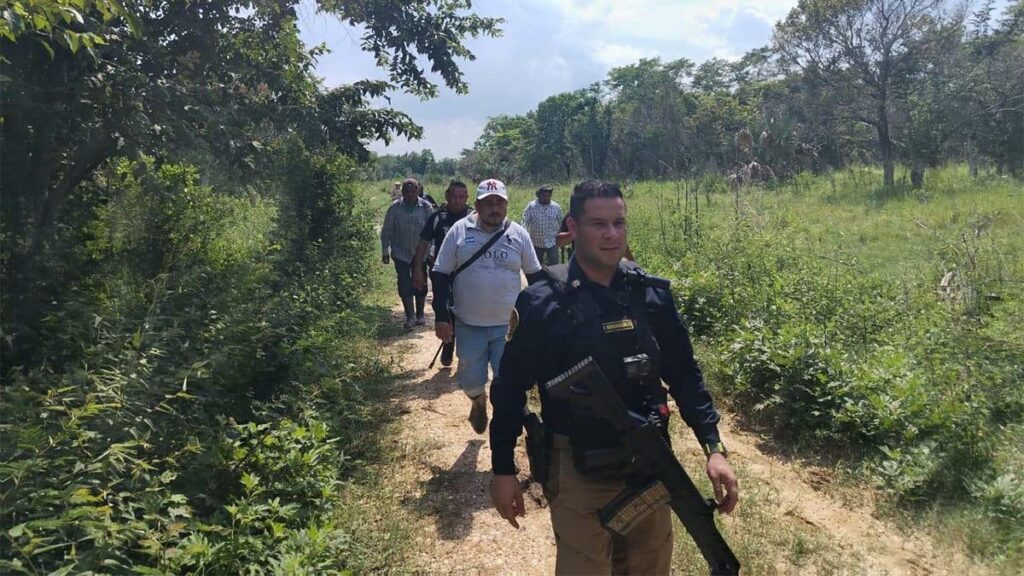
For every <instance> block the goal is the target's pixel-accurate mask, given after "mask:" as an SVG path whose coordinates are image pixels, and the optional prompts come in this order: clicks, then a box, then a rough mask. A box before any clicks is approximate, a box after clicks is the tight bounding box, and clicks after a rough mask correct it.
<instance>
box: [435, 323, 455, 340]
mask: <svg viewBox="0 0 1024 576" xmlns="http://www.w3.org/2000/svg"><path fill="white" fill-rule="evenodd" d="M434 335H436V336H437V339H438V340H440V341H442V342H445V343H447V342H451V341H452V323H451V322H434Z"/></svg>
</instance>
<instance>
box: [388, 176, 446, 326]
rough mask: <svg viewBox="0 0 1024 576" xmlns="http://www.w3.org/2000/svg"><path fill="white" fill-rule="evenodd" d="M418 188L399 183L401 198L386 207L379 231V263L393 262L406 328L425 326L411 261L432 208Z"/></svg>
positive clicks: (423, 297) (409, 181) (421, 293)
mask: <svg viewBox="0 0 1024 576" xmlns="http://www.w3.org/2000/svg"><path fill="white" fill-rule="evenodd" d="M419 193H420V185H419V182H417V181H416V180H414V179H412V178H409V179H407V180H405V181H404V182H402V198H401V199H400V200H395V201H394V202H392V203H391V206H388V211H387V212H386V213H385V214H384V224H383V225H382V226H381V228H380V248H381V262H383V263H384V264H387V263H388V262H389V260H394V261H395V273H396V274H397V276H398V296H399V297H400V298H401V299H402V308H403V309H404V310H405V329H406V330H408V329H409V328H412V327H413V324H416V325H423V324H426V322H427V321H426V318H425V317H424V314H423V308H424V306H425V305H426V298H427V291H426V289H425V288H424V289H420V290H417V289H415V288H413V285H412V274H413V272H412V262H413V256H415V253H416V244H417V242H418V241H419V234H420V230H422V229H423V226H424V224H426V223H427V219H428V218H430V213H431V212H432V211H433V208H431V206H430V202H427V201H426V200H424V199H422V198H420V197H419Z"/></svg>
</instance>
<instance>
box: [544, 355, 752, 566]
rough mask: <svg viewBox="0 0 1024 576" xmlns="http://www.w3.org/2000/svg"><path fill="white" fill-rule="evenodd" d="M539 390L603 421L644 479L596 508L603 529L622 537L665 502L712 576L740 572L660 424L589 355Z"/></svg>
mask: <svg viewBox="0 0 1024 576" xmlns="http://www.w3.org/2000/svg"><path fill="white" fill-rule="evenodd" d="M544 389H545V390H546V391H547V393H548V394H550V395H551V397H552V398H563V399H564V398H568V399H569V401H570V403H572V404H574V405H576V406H579V407H580V408H584V409H585V410H587V411H589V412H590V413H592V414H594V415H595V416H596V417H598V418H600V419H602V420H605V421H606V422H608V423H609V425H611V427H612V428H613V429H614V430H615V431H616V432H618V434H619V436H620V437H621V438H622V440H623V444H624V445H625V446H626V449H627V450H629V451H630V453H631V455H632V457H633V462H632V465H633V469H634V470H635V471H636V472H637V474H636V476H637V477H639V478H644V479H647V481H646V483H645V484H643V485H641V486H630V487H627V488H626V489H625V490H624V491H623V492H622V493H621V494H619V495H618V496H616V497H615V498H614V499H613V500H612V501H611V502H610V503H609V504H608V505H606V506H605V507H604V508H602V509H601V511H600V513H599V514H600V518H601V522H602V524H604V526H605V528H607V529H608V530H611V531H612V532H615V533H617V534H625V533H627V532H629V530H631V529H632V528H633V527H634V526H636V524H637V523H638V522H639V521H640V520H642V519H643V518H644V517H645V516H647V514H649V513H650V512H653V511H654V510H656V509H657V508H659V507H660V506H663V505H665V504H668V505H669V506H671V507H672V510H673V511H674V512H675V513H676V516H678V517H679V520H680V521H682V523H683V527H685V528H686V531H687V532H689V533H690V537H691V538H693V541H694V542H695V543H696V544H697V548H699V549H700V553H701V554H702V555H703V556H704V560H706V561H707V563H708V566H709V567H710V569H711V575H712V576H719V575H721V576H734V575H738V574H739V571H740V563H739V560H737V559H736V555H735V554H733V552H732V550H731V549H730V548H729V544H728V543H726V541H725V539H724V538H722V535H721V533H719V531H718V526H716V525H715V518H714V512H715V507H716V505H715V501H714V500H713V499H710V498H709V499H707V500H705V499H704V497H703V496H702V495H701V493H700V491H699V490H698V489H697V487H696V486H694V484H693V481H692V480H690V477H689V476H688V475H687V474H686V470H684V469H683V466H682V465H681V464H680V463H679V461H678V460H676V457H675V454H673V453H672V449H671V448H669V446H668V444H667V443H666V442H665V439H664V437H663V436H662V430H661V422H660V420H658V419H657V418H656V417H655V416H654V415H648V416H642V415H640V414H637V413H635V412H633V411H631V410H630V409H629V408H628V407H627V406H626V405H625V403H623V401H622V399H621V398H620V397H619V395H618V393H617V392H616V391H615V388H614V387H613V386H612V384H611V382H609V381H608V379H607V378H605V376H604V374H603V373H602V372H601V369H600V368H599V367H598V366H597V363H595V362H594V359H593V357H591V356H588V357H586V358H585V359H583V360H582V361H581V362H579V363H578V364H576V365H575V366H573V367H572V368H570V369H569V370H566V371H565V372H563V373H562V374H559V375H558V376H556V377H554V378H552V379H551V380H549V381H548V382H546V383H545V384H544Z"/></svg>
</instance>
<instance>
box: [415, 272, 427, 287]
mask: <svg viewBox="0 0 1024 576" xmlns="http://www.w3.org/2000/svg"><path fill="white" fill-rule="evenodd" d="M412 287H413V288H415V289H416V291H417V292H419V291H421V290H423V289H424V288H426V287H427V277H426V275H425V274H423V270H420V269H419V268H416V269H414V270H413V271H412Z"/></svg>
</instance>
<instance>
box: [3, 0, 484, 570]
mask: <svg viewBox="0 0 1024 576" xmlns="http://www.w3.org/2000/svg"><path fill="white" fill-rule="evenodd" d="M318 6H319V9H321V10H323V11H325V12H328V13H330V14H334V15H336V16H337V17H338V18H339V19H341V20H343V21H345V22H348V23H351V24H356V25H360V26H361V27H362V30H364V31H365V36H364V45H365V48H366V49H368V50H370V51H371V52H372V53H373V54H374V55H375V56H376V57H377V60H378V62H379V63H380V64H381V66H382V67H384V68H386V69H387V70H388V71H389V74H390V77H391V80H392V82H393V84H394V86H397V87H400V88H403V89H406V90H408V91H410V92H413V93H416V94H419V95H423V96H430V95H432V94H433V93H434V92H435V90H436V87H435V85H434V84H433V82H432V81H431V80H430V79H429V78H428V77H427V76H426V75H425V73H424V71H423V69H422V68H421V67H420V64H421V62H422V61H421V60H418V58H420V57H422V58H424V59H425V61H429V62H431V63H432V65H433V70H434V71H435V72H437V73H438V74H439V75H440V76H441V78H442V79H443V81H444V82H445V84H446V85H448V86H449V87H451V88H452V89H455V90H457V91H462V90H464V89H465V84H464V82H463V80H462V76H461V73H460V71H459V69H458V67H457V66H456V64H455V59H458V58H472V54H471V53H469V52H468V51H467V50H466V48H465V46H464V45H463V44H462V42H463V40H464V39H465V38H466V37H467V36H477V35H479V34H491V35H493V34H495V33H496V32H497V30H496V28H495V27H496V25H497V23H498V22H497V21H495V20H493V19H485V18H480V17H477V16H475V15H473V14H471V13H468V12H467V11H466V9H467V8H468V7H469V3H468V2H463V1H442V2H438V1H433V0H424V1H420V2H390V1H386V2H373V3H365V2H347V1H343V2H333V1H326V0H325V1H323V2H320V3H319V4H318ZM298 7H299V2H298V1H297V0H296V1H291V2H279V1H276V0H274V1H255V2H254V1H251V0H239V1H235V0H222V1H213V2H175V1H168V2H162V1H148V0H146V1H141V0H140V1H124V2H85V1H76V0H70V1H65V0H34V1H19V0H15V1H13V2H8V3H4V4H3V6H2V7H0V49H2V54H3V58H4V69H3V76H2V77H0V82H2V88H3V89H2V102H0V110H2V113H3V119H2V123H0V149H2V150H3V154H2V155H0V170H2V174H3V193H2V194H0V197H2V219H0V237H2V252H0V263H2V265H3V277H4V289H3V294H2V335H3V340H2V344H0V346H2V372H0V378H2V380H0V413H2V417H3V421H2V424H0V509H2V515H0V572H3V573H29V574H37V573H46V574H49V573H55V574H71V573H214V574H239V573H247V574H256V573H274V572H279V573H294V574H298V573H308V574H327V573H338V572H341V571H345V570H351V569H356V570H358V569H360V568H362V569H368V570H372V569H373V568H374V566H375V565H376V564H379V563H380V562H384V561H386V558H387V555H388V554H393V553H396V552H395V551H397V550H400V548H401V547H400V546H395V542H394V541H393V540H392V538H398V535H399V534H400V531H401V529H402V528H401V527H400V526H397V525H389V526H385V527H383V528H382V529H380V530H372V531H369V530H368V526H369V524H370V522H371V520H370V519H371V518H373V517H379V514H378V513H373V514H370V513H367V514H352V513H350V512H348V511H347V510H348V507H350V506H356V507H358V503H356V504H352V503H351V497H350V494H351V493H352V491H353V490H354V487H356V486H358V485H359V483H360V482H367V481H368V480H369V478H368V476H367V474H368V473H369V472H368V469H367V466H366V462H367V460H368V459H372V458H374V457H376V456H377V455H378V450H379V445H378V442H379V439H380V437H381V435H380V434H377V433H375V432H376V431H377V430H378V429H379V427H380V426H382V425H383V424H385V423H386V418H384V412H383V408H384V406H383V405H382V403H380V402H379V401H378V400H379V395H380V394H381V390H382V388H381V385H382V383H383V382H384V378H385V376H386V370H385V368H384V367H382V366H381V365H380V364H379V361H378V360H377V354H376V353H375V352H374V350H375V349H374V348H373V347H372V345H371V344H372V343H370V342H368V341H367V337H368V336H371V337H372V335H373V333H374V324H375V319H374V317H373V316H372V315H370V314H369V312H368V311H367V309H366V307H365V305H364V304H363V302H364V301H365V296H366V293H367V289H368V287H369V282H370V278H371V277H372V276H371V275H368V274H366V273H365V270H364V269H363V268H364V263H365V261H366V260H367V258H368V255H367V250H369V249H370V247H371V242H370V239H371V238H372V218H370V217H369V216H368V214H367V212H366V211H367V207H366V206H365V205H364V202H363V200H362V199H361V198H359V197H358V196H357V195H356V193H355V191H354V188H353V186H352V182H353V181H354V180H355V178H356V177H357V175H358V169H359V166H358V165H357V160H358V159H365V158H366V157H367V153H366V150H365V148H364V144H365V142H367V141H368V140H369V139H374V138H384V139H387V138H390V137H392V136H394V135H396V134H399V135H402V134H406V135H415V134H418V132H419V128H418V127H417V126H415V124H413V123H412V122H411V120H410V119H409V118H408V117H406V116H405V115H404V114H402V113H400V112H397V111H394V110H387V109H372V108H370V107H369V106H368V101H369V99H371V98H374V97H376V96H379V95H380V94H381V93H382V92H383V91H384V90H386V89H388V88H389V87H391V86H392V82H381V81H372V82H371V81H363V82H357V83H355V84H353V85H350V86H341V87H337V88H334V89H330V90H327V89H325V88H324V87H323V86H321V84H320V82H319V80H318V79H317V78H316V77H315V75H314V73H313V70H314V65H315V62H316V57H317V55H318V54H320V53H321V52H322V50H323V48H322V47H312V48H310V47H307V46H304V45H303V44H302V42H301V40H300V39H299V35H298V27H297V24H296V22H297V14H296V10H297V9H298ZM359 516H362V517H361V518H360V517H359Z"/></svg>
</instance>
